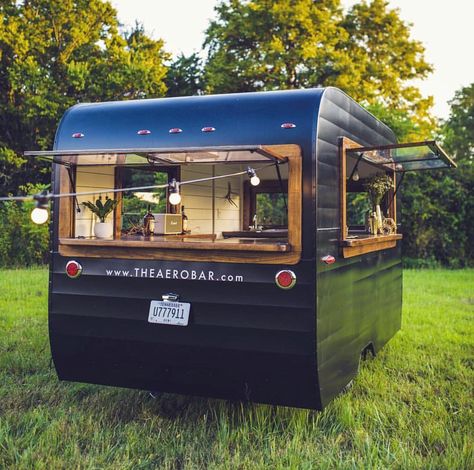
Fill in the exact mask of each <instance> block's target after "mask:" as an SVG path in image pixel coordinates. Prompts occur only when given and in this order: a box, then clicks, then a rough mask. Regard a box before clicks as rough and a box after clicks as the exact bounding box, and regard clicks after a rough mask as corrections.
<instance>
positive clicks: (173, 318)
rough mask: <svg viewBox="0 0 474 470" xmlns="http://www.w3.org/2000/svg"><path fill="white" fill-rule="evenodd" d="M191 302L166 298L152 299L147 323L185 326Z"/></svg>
mask: <svg viewBox="0 0 474 470" xmlns="http://www.w3.org/2000/svg"><path fill="white" fill-rule="evenodd" d="M190 308H191V304H188V303H186V302H173V301H168V300H152V301H151V303H150V312H149V313H148V322H149V323H162V324H163V325H178V326H187V324H188V320H189V310H190Z"/></svg>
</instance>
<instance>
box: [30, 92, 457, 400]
mask: <svg viewBox="0 0 474 470" xmlns="http://www.w3.org/2000/svg"><path fill="white" fill-rule="evenodd" d="M28 154H29V155H34V156H36V157H40V158H50V159H52V161H53V194H52V195H51V196H52V199H53V205H52V211H51V219H52V223H51V235H52V259H51V271H50V273H51V274H50V301H49V331H50V341H51V351H52V356H53V360H54V364H55V367H56V370H57V372H58V375H59V378H60V379H63V380H72V381H81V382H90V383H96V384H105V385H115V386H122V387H132V388H137V389H145V390H157V391H169V392H177V393H185V394H192V395H202V396H212V397H222V398H229V399H244V400H251V401H255V402H264V403H273V404H281V405H289V406H296V407H306V408H316V409H322V408H323V407H324V406H325V405H326V404H327V403H328V402H329V401H330V400H331V399H332V398H333V397H334V396H336V395H337V394H338V393H340V392H341V390H343V388H344V387H345V386H346V385H347V384H348V383H349V382H350V381H351V380H352V379H353V378H354V376H355V375H356V373H357V370H358V366H359V360H360V357H361V354H364V353H365V352H366V351H367V350H371V351H372V352H374V353H377V351H379V350H380V348H382V347H383V345H384V344H385V343H386V342H387V341H388V340H389V339H390V338H391V337H392V336H393V335H394V334H395V333H396V332H397V330H398V329H399V328H400V321H401V307H402V270H401V257H400V244H401V242H402V232H403V229H402V228H400V226H399V225H397V223H396V221H397V207H396V192H397V190H398V187H399V183H400V180H401V179H402V178H403V174H404V173H405V172H406V171H415V170H423V169H432V168H447V167H452V166H454V163H453V162H452V161H451V160H450V159H449V157H447V156H446V155H445V153H444V152H443V151H442V150H441V149H440V148H439V146H437V144H436V143H434V142H424V143H418V144H409V145H397V143H396V138H395V136H394V134H393V132H392V131H391V130H390V129H389V128H388V127H387V126H385V125H384V124H383V123H382V122H380V121H378V120H377V119H376V118H375V117H374V116H372V115H371V114H370V113H368V112H367V111H366V110H365V109H363V108H362V107H361V106H359V105H358V104H357V103H355V102H354V101H353V100H352V99H351V98H349V97H348V96H347V95H346V94H344V93H343V92H341V91H340V90H338V89H334V88H327V89H312V90H298V91H281V92H267V93H246V94H232V95H221V96H204V97H186V98H166V99H154V100H141V101H127V102H111V103H94V104H80V105H77V106H74V107H73V108H71V109H70V110H68V111H67V113H66V114H65V115H64V117H63V119H62V121H61V123H60V125H59V129H58V131H57V135H56V139H55V144H54V149H53V150H52V151H49V152H28ZM374 175H382V176H384V178H386V179H387V177H388V178H389V180H390V181H392V182H393V184H391V185H390V189H389V190H388V191H387V193H386V194H385V196H384V198H383V200H382V201H381V203H380V206H381V210H380V213H379V214H377V213H375V214H374V213H373V212H371V211H370V208H369V211H368V213H367V197H366V185H364V182H366V181H368V180H369V178H372V179H373V176H374ZM99 196H100V200H99V202H97V200H98V199H99ZM107 200H110V202H107ZM84 203H86V204H84ZM106 204H107V206H108V213H107V210H105V208H104V207H103V206H105V205H106ZM93 206H95V209H94V210H95V211H96V212H97V213H99V212H100V210H102V212H100V213H99V215H100V217H99V218H97V216H96V214H95V213H94V212H93V211H91V210H90V208H91V207H93ZM183 208H184V210H183ZM371 217H372V221H370V220H368V219H370V218H371ZM376 221H378V222H379V226H378V227H377V224H376ZM387 221H388V222H390V223H389V224H387V225H383V227H382V225H380V224H385V222H387ZM370 232H371V233H370Z"/></svg>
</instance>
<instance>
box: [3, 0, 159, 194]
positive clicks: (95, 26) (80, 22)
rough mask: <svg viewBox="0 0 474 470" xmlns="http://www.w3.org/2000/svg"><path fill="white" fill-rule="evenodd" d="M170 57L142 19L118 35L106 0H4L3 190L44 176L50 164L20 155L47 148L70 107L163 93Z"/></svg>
mask: <svg viewBox="0 0 474 470" xmlns="http://www.w3.org/2000/svg"><path fill="white" fill-rule="evenodd" d="M167 59H168V55H167V54H166V53H165V52H164V50H163V42H162V41H154V40H152V39H150V38H148V37H147V36H146V35H145V33H144V31H143V28H141V27H140V26H139V25H136V26H135V27H134V28H133V29H132V30H131V31H128V32H126V33H124V34H121V33H120V32H119V23H118V20H117V15H116V11H115V10H114V9H113V7H112V6H111V4H110V3H109V2H108V1H101V0H35V1H34V2H32V1H27V0H25V1H23V2H18V1H15V0H2V2H1V3H0V89H1V90H2V93H1V95H0V183H1V185H2V187H1V191H0V192H1V193H2V194H5V193H6V192H9V191H12V192H16V188H18V187H19V186H20V185H22V184H25V183H27V182H29V181H36V182H47V181H48V180H49V169H48V167H47V166H45V165H43V166H42V165H41V164H38V163H37V162H32V161H29V162H26V163H24V160H23V159H22V158H21V157H19V154H20V153H21V152H23V151H24V150H26V149H46V148H50V147H51V145H52V143H53V138H54V132H55V130H56V127H57V124H58V121H59V119H60V117H61V116H62V114H63V113H64V111H65V110H66V109H67V108H68V107H70V106H71V105H73V104H75V103H77V102H84V101H86V102H87V101H92V102H93V101H103V100H123V99H133V98H144V97H155V96H163V95H164V94H165V92H166V86H165V84H164V77H165V75H166V67H165V65H164V61H165V60H167Z"/></svg>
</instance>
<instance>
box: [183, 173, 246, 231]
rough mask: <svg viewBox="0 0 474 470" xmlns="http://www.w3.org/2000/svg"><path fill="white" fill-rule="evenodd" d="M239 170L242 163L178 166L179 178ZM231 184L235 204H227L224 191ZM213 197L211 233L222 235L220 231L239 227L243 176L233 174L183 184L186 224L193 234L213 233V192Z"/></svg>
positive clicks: (239, 228) (205, 176) (201, 176)
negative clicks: (211, 179)
mask: <svg viewBox="0 0 474 470" xmlns="http://www.w3.org/2000/svg"><path fill="white" fill-rule="evenodd" d="M239 171H242V167H241V165H230V164H229V165H227V164H226V165H205V164H200V165H199V164H197V165H184V166H182V167H181V181H188V180H192V179H197V178H207V177H211V176H213V175H215V176H218V175H225V174H228V173H236V172H239ZM228 183H230V184H231V189H232V192H233V193H236V194H233V195H232V199H233V201H234V202H235V204H236V205H237V207H235V206H233V205H232V204H230V203H229V202H228V201H227V200H226V199H225V195H226V194H227V191H228ZM213 194H214V196H215V199H214V233H216V235H217V237H218V238H220V237H222V232H223V231H231V230H241V219H242V216H241V213H242V204H241V201H242V177H241V176H233V177H231V178H223V179H221V180H214V181H207V182H203V183H197V184H190V185H183V186H182V187H181V197H182V199H181V204H182V205H183V206H184V208H185V213H186V215H187V216H188V228H189V230H191V233H193V234H206V233H209V234H211V233H213V217H212V210H213V204H212V196H213Z"/></svg>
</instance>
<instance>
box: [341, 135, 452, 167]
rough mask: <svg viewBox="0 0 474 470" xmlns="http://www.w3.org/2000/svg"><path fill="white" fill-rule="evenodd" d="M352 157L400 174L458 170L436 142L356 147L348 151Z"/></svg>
mask: <svg viewBox="0 0 474 470" xmlns="http://www.w3.org/2000/svg"><path fill="white" fill-rule="evenodd" d="M346 154H347V155H348V156H350V157H353V158H357V159H360V160H363V161H365V162H367V163H369V164H370V165H373V166H377V167H380V168H384V169H387V170H392V171H395V172H398V173H404V172H407V171H420V170H437V169H442V168H456V166H457V165H456V163H455V162H454V161H453V160H452V159H451V158H450V157H449V156H448V155H447V154H446V152H445V151H444V150H443V149H442V148H441V147H440V146H439V144H437V143H436V142H435V141H434V140H427V141H424V142H414V143H406V144H393V145H382V146H377V147H356V148H350V149H347V150H346Z"/></svg>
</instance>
